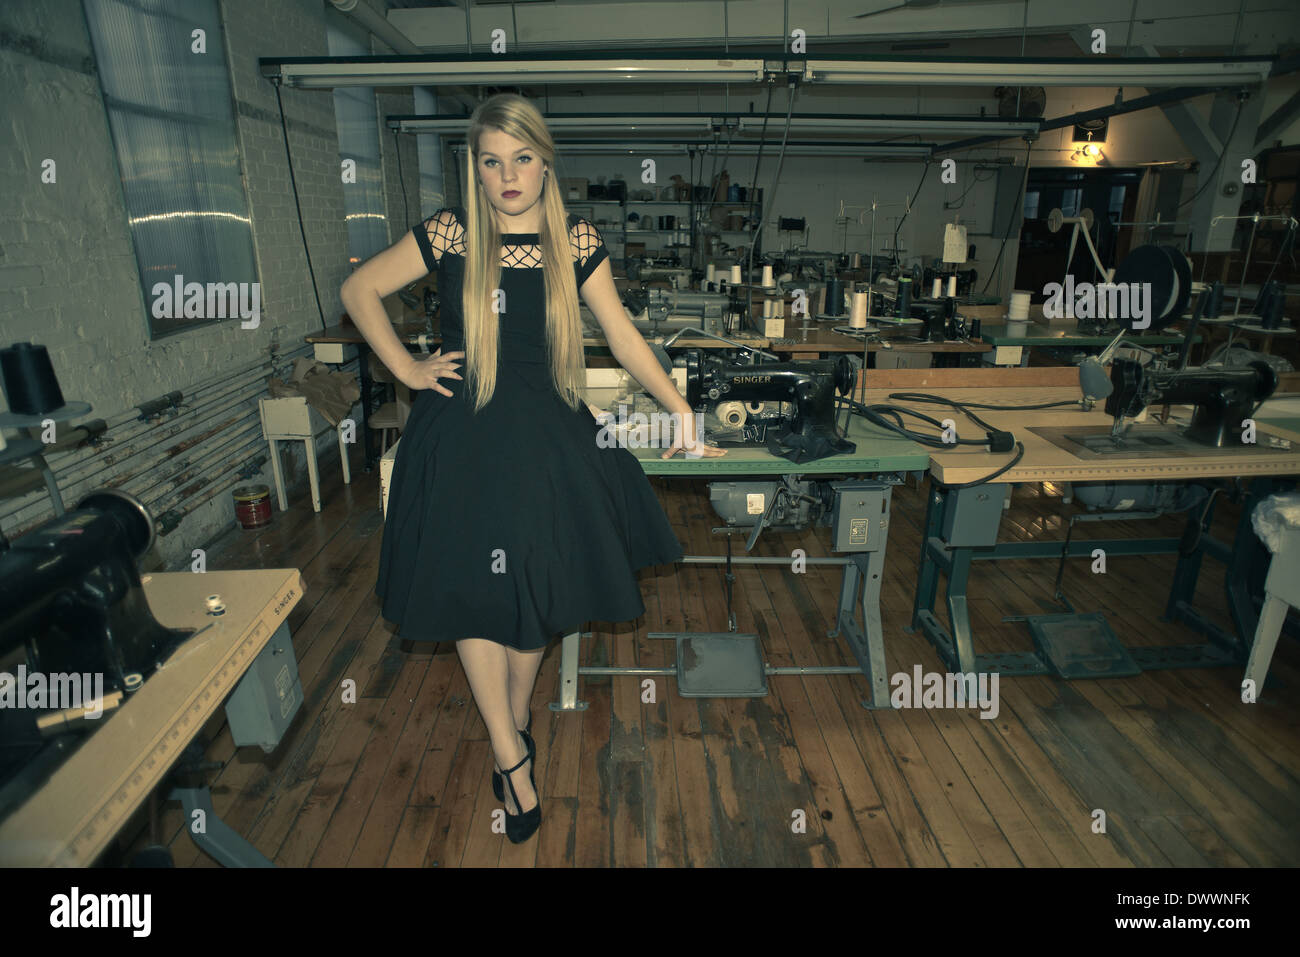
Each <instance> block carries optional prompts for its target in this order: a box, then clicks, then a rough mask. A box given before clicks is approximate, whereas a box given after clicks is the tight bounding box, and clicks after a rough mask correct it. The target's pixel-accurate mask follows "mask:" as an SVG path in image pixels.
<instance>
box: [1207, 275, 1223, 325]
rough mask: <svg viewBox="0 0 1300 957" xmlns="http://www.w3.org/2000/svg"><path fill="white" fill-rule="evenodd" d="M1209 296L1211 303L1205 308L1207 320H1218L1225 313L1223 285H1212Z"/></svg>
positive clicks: (1220, 283)
mask: <svg viewBox="0 0 1300 957" xmlns="http://www.w3.org/2000/svg"><path fill="white" fill-rule="evenodd" d="M1208 295H1209V297H1210V301H1209V302H1208V303H1207V304H1206V306H1205V318H1206V319H1218V318H1219V315H1220V314H1221V313H1222V312H1223V283H1222V282H1214V283H1212V284H1211V285H1210V291H1209V293H1208Z"/></svg>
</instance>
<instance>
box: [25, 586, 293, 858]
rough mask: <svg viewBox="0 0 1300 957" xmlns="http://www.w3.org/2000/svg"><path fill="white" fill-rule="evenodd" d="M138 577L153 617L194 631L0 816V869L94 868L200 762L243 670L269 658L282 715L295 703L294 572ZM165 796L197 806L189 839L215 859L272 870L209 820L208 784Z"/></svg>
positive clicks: (189, 810) (239, 690)
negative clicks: (214, 603)
mask: <svg viewBox="0 0 1300 957" xmlns="http://www.w3.org/2000/svg"><path fill="white" fill-rule="evenodd" d="M141 584H142V585H143V588H144V592H145V597H146V599H147V601H148V603H149V608H150V610H151V611H152V613H153V615H154V617H155V618H156V619H157V620H158V621H159V623H161V624H162V625H165V626H166V627H169V628H193V629H196V631H195V633H194V634H193V635H191V636H190V637H189V638H188V639H186V640H185V641H183V642H182V643H181V645H180V646H179V647H178V648H177V649H176V651H175V652H174V653H173V654H172V656H171V657H170V658H168V659H167V661H166V662H164V664H163V665H162V666H161V667H160V668H159V669H158V670H157V671H156V672H155V673H154V674H153V675H152V676H149V677H147V678H146V679H145V681H144V683H143V684H142V685H141V686H140V689H139V690H138V691H136V692H134V693H133V694H131V695H130V696H129V697H127V698H126V699H125V702H124V703H123V704H122V705H121V706H120V707H119V708H117V709H116V710H114V711H106V712H105V713H104V714H103V715H102V716H101V717H100V718H99V719H98V721H99V722H100V723H102V727H98V728H96V729H95V730H94V731H93V732H92V733H91V734H89V735H88V736H87V737H86V738H85V740H84V741H83V742H82V743H81V744H80V745H79V746H78V747H76V749H75V750H73V751H72V752H71V753H70V754H69V755H68V756H67V757H66V758H65V759H64V760H63V761H62V763H61V764H60V765H59V766H58V767H57V769H56V770H55V771H54V772H53V774H52V775H51V776H50V777H49V778H48V780H46V781H45V783H44V784H42V785H41V786H40V787H39V788H38V789H37V790H36V791H35V792H34V793H33V794H32V795H31V796H30V797H29V798H28V799H27V800H26V801H25V802H24V803H22V804H21V805H19V806H18V807H17V808H16V809H15V810H14V811H13V813H11V814H9V815H8V816H7V817H6V818H4V820H3V821H0V866H4V867H89V866H91V865H92V864H94V863H95V860H96V858H97V857H98V856H99V855H100V854H101V853H102V852H103V851H104V849H105V848H106V847H108V844H109V842H110V841H112V840H113V838H114V836H115V835H116V834H117V833H118V831H120V830H121V828H122V827H123V825H125V824H126V823H127V821H128V820H129V819H130V817H131V815H132V814H134V813H135V812H136V810H137V809H138V808H139V807H140V806H141V805H142V804H143V803H144V802H145V800H146V799H147V798H148V797H149V796H150V795H151V793H152V792H153V791H154V789H155V788H157V787H158V785H160V784H162V783H163V782H164V781H165V780H166V779H167V777H168V775H169V773H170V772H172V771H173V770H176V769H177V768H176V766H177V765H178V764H179V765H181V766H182V767H184V766H185V765H189V766H191V770H193V769H196V768H198V767H199V766H200V765H201V763H202V759H203V751H202V744H203V743H202V742H196V741H195V738H196V736H197V735H198V734H199V732H200V731H201V730H202V729H203V726H204V724H205V723H206V722H207V720H208V719H209V718H210V717H211V716H212V715H213V714H214V713H215V712H216V711H217V709H218V708H221V707H222V706H223V705H225V704H227V699H228V698H231V697H232V695H234V694H244V693H245V691H246V690H248V686H245V685H244V684H243V679H244V676H245V673H246V672H249V671H250V668H253V667H259V668H260V667H262V666H263V665H266V666H269V670H270V671H271V672H273V674H274V682H275V685H276V687H277V688H278V700H277V702H276V704H275V707H276V708H277V710H279V711H281V712H282V717H283V718H284V720H286V721H287V720H291V719H292V716H293V712H296V710H297V709H298V708H299V707H300V706H301V705H302V685H301V683H300V682H299V680H298V668H297V663H296V659H295V657H294V651H293V641H292V638H291V637H290V635H289V625H288V621H289V612H291V611H292V610H293V608H294V606H295V605H297V604H298V602H299V601H301V600H302V595H303V589H304V587H305V586H304V584H303V581H302V576H301V574H300V573H299V571H298V569H296V568H272V569H256V570H252V571H213V572H205V573H203V574H195V573H193V572H189V571H185V572H167V573H154V574H147V575H143V576H142V577H141ZM213 594H216V595H220V596H221V599H222V601H223V602H224V603H225V606H226V610H225V613H224V614H222V615H221V616H219V617H214V616H211V615H209V614H208V609H207V605H206V599H207V597H208V596H209V595H213ZM273 690H274V689H273ZM232 726H233V725H232ZM236 737H238V736H236ZM259 743H261V744H262V746H263V748H266V747H268V746H269V745H271V744H272V742H270V741H266V742H260V741H259ZM168 797H170V799H173V800H180V801H181V803H182V805H183V806H184V809H185V820H186V821H187V822H194V821H195V820H196V814H198V813H199V812H201V814H202V820H203V823H204V830H199V829H197V828H195V827H191V828H189V832H190V836H191V837H192V838H193V840H194V842H195V843H196V844H198V845H199V846H200V847H202V848H203V849H204V850H205V851H207V852H208V853H209V854H211V855H212V856H213V857H214V858H216V859H217V860H218V861H219V862H220V863H222V864H225V865H227V866H235V865H238V866H262V867H269V866H270V861H268V860H267V859H266V858H265V857H264V856H263V855H262V854H260V853H259V852H258V851H257V850H256V849H255V848H254V847H253V846H252V845H251V844H249V843H248V842H247V841H246V840H245V839H244V838H243V837H241V836H240V835H239V834H237V833H235V832H234V831H233V830H232V829H231V828H229V827H228V826H227V825H226V824H224V823H223V822H222V821H221V820H220V819H219V818H218V817H217V815H216V813H215V812H214V811H213V807H212V795H211V793H210V791H209V789H208V788H207V786H206V785H201V784H196V783H195V782H193V781H187V782H180V783H178V784H177V786H175V787H174V788H173V789H172V791H171V792H170V794H169V795H168Z"/></svg>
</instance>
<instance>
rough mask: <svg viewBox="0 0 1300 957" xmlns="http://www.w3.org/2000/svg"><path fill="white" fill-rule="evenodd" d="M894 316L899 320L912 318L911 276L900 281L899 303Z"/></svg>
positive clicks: (902, 277)
mask: <svg viewBox="0 0 1300 957" xmlns="http://www.w3.org/2000/svg"><path fill="white" fill-rule="evenodd" d="M894 316H895V317H896V318H898V319H910V318H911V316H912V277H911V276H900V277H899V279H898V302H897V303H895V312H894Z"/></svg>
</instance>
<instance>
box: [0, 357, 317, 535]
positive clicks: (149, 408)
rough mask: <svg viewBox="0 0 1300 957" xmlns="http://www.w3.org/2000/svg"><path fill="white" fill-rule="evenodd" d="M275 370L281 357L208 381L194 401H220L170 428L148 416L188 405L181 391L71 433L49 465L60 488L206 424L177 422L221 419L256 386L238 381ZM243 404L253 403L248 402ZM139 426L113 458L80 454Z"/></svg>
mask: <svg viewBox="0 0 1300 957" xmlns="http://www.w3.org/2000/svg"><path fill="white" fill-rule="evenodd" d="M308 348H311V347H310V345H308V346H304V347H302V348H300V349H295V350H294V351H293V352H294V353H296V352H301V351H303V349H308ZM292 355H293V353H287V354H285V355H284V356H282V357H281V359H282V361H283V360H286V359H287V358H288V357H290V356H292ZM275 365H276V356H274V355H272V356H270V357H268V358H267V359H262V360H259V361H258V362H256V363H254V364H252V365H250V366H246V367H244V368H243V369H241V370H238V371H236V372H234V373H226V374H219V375H216V376H213V377H212V378H209V379H205V380H203V381H202V382H200V383H199V385H198V386H197V387H196V388H195V390H194V392H193V393H192V395H193V396H194V397H197V396H198V395H199V394H201V393H204V392H212V391H213V390H217V391H216V392H215V394H214V395H212V396H210V397H209V398H210V400H211V401H208V402H203V403H199V404H191V405H190V407H189V408H186V409H183V410H182V411H180V412H178V413H177V414H176V415H175V416H173V417H172V418H171V419H170V420H168V421H165V422H163V421H154V422H145V421H143V420H144V418H145V416H153V415H158V414H160V413H161V412H162V411H163V410H165V409H167V408H177V407H179V405H180V403H181V402H183V401H184V400H185V396H186V394H185V393H182V392H179V391H175V392H169V393H167V394H166V395H164V396H161V397H158V398H154V399H151V400H148V401H147V402H142V403H140V404H138V405H136V406H135V407H134V408H132V409H128V410H124V411H123V412H121V413H118V414H117V415H115V416H112V417H111V418H110V419H109V420H108V421H109V422H110V423H113V424H112V425H107V424H105V422H104V420H102V419H99V420H93V421H92V422H90V423H86V424H83V425H81V426H78V427H77V428H76V429H72V430H70V431H69V432H67V433H66V434H65V436H64V439H63V441H61V442H60V443H59V445H60V446H65V448H63V449H62V454H61V455H60V457H59V458H58V459H57V460H54V461H51V456H49V455H47V459H46V461H47V462H48V463H49V465H50V471H51V472H53V473H54V476H55V479H56V480H58V481H59V485H60V488H64V487H66V488H69V489H71V488H73V487H75V486H76V485H77V484H80V483H83V482H84V483H91V482H93V481H94V478H95V476H97V475H99V474H101V473H103V472H104V471H105V470H107V469H108V468H110V467H111V466H113V465H115V464H116V463H117V462H118V461H120V460H121V459H122V457H123V456H124V455H125V456H133V455H140V454H142V453H144V452H147V451H149V450H151V449H154V448H157V446H158V445H159V444H160V443H162V442H164V441H166V440H167V439H169V438H171V437H173V436H176V435H180V434H182V433H184V432H185V431H187V430H189V429H193V428H196V427H199V426H200V425H201V423H199V422H197V421H193V422H189V423H185V424H182V425H179V426H177V420H179V419H181V418H184V417H187V416H195V415H199V414H203V415H214V414H221V412H224V411H225V409H221V410H218V411H217V412H212V411H210V410H211V408H212V406H213V405H216V404H218V403H219V402H221V401H222V400H223V399H224V398H225V397H226V396H228V395H229V394H230V393H232V392H234V391H235V390H236V389H247V388H248V387H249V386H250V385H252V384H253V383H252V382H251V381H250V382H242V383H239V384H238V385H236V384H234V381H233V380H239V379H241V378H243V377H245V376H247V375H249V374H250V373H255V374H258V375H260V373H261V372H262V370H264V369H266V368H270V369H271V370H272V371H274V368H275ZM238 401H247V397H246V398H244V399H242V400H238ZM137 423H138V424H140V428H138V429H135V430H134V431H131V432H128V433H127V434H126V435H124V436H121V437H118V436H113V437H112V438H113V440H114V446H113V448H112V450H111V453H109V454H96V455H92V456H89V457H87V456H84V455H80V454H79V453H80V452H81V451H82V449H83V448H84V446H83V445H81V444H80V443H83V442H86V441H90V442H92V443H93V442H98V441H99V440H100V439H101V438H102V437H103V436H104V435H106V434H107V433H108V431H109V430H110V429H112V428H128V427H130V426H132V425H135V424H137ZM149 438H152V439H153V441H152V442H147V443H139V442H138V440H140V439H149ZM165 454H166V453H165ZM162 457H165V455H164V456H155V457H154V458H152V459H150V460H149V464H150V466H151V465H152V463H154V462H157V461H159V459H160V458H162ZM73 459H76V460H77V461H72V460H73ZM95 465H98V468H93V467H94V466H95ZM88 467H89V468H91V469H92V470H91V471H86V468H88ZM119 478H120V476H119ZM22 485H28V486H30V487H31V489H32V492H40V491H42V490H43V488H44V486H43V485H39V484H37V483H36V482H35V481H28V482H23V483H17V484H14V485H13V486H12V487H13V488H20V487H22ZM18 494H31V493H30V492H29V493H18ZM26 507H28V506H24V505H21V504H19V505H16V506H15V507H14V508H11V509H8V510H6V511H5V512H4V513H0V517H6V518H7V517H11V516H13V515H14V514H17V513H18V512H20V511H22V510H23V508H26Z"/></svg>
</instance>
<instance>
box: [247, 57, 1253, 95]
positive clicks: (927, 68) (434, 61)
mask: <svg viewBox="0 0 1300 957" xmlns="http://www.w3.org/2000/svg"><path fill="white" fill-rule="evenodd" d="M259 62H260V65H261V68H262V74H263V75H264V76H266V77H268V78H270V79H271V80H273V81H275V82H277V83H283V84H285V85H288V86H293V87H300V88H305V89H313V88H314V89H327V88H333V87H344V86H376V87H379V86H384V87H391V86H412V85H424V84H450V85H453V86H464V85H467V84H469V85H479V86H483V85H488V84H493V83H507V84H509V83H518V82H519V81H520V78H521V77H526V78H527V80H528V82H529V83H530V84H546V83H572V84H593V83H655V84H664V83H687V84H691V85H699V84H701V83H754V84H760V83H764V82H766V81H767V80H768V79H786V80H798V81H800V82H806V83H824V84H853V85H858V86H871V85H883V86H889V85H907V86H985V85H987V86H994V85H997V84H1004V85H1008V86H1044V87H1045V86H1141V87H1147V88H1152V87H1168V86H1188V85H1196V86H1212V87H1215V88H1219V87H1227V86H1241V85H1252V84H1258V83H1263V82H1264V81H1265V80H1267V79H1268V77H1269V75H1270V73H1271V72H1272V69H1273V64H1274V63H1275V62H1276V58H1275V57H1271V56H1241V57H1235V58H1226V57H1179V58H1176V59H1163V58H1160V57H1126V58H1123V59H1119V58H1098V57H1093V58H1086V57H1070V58H1058V59H1028V58H1020V57H997V58H987V59H979V60H971V59H958V58H952V59H940V60H917V59H915V58H912V57H907V56H870V57H868V56H861V57H843V58H835V59H809V58H799V57H790V56H788V55H784V54H783V55H781V56H767V57H735V56H732V55H726V54H723V55H719V56H715V57H704V56H698V55H697V56H694V57H679V56H665V55H664V53H663V51H638V52H634V53H627V52H619V53H613V54H608V55H599V54H590V55H589V54H583V55H581V56H568V57H566V56H562V55H554V54H552V55H547V56H538V57H516V58H513V59H505V58H502V57H493V58H492V59H486V58H478V57H468V58H450V57H419V56H374V57H321V58H312V57H289V58H275V57H267V58H262V59H261V60H260V61H259Z"/></svg>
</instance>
